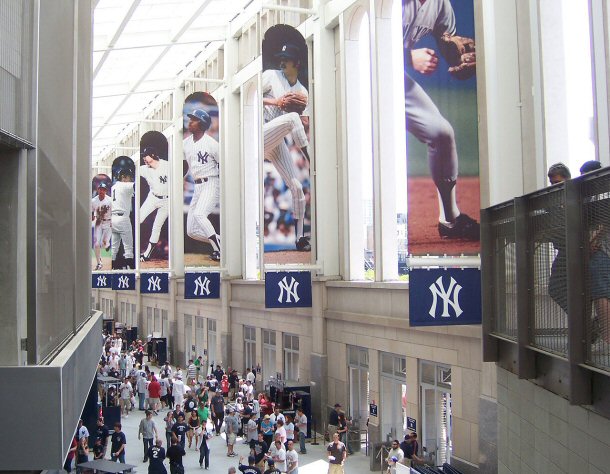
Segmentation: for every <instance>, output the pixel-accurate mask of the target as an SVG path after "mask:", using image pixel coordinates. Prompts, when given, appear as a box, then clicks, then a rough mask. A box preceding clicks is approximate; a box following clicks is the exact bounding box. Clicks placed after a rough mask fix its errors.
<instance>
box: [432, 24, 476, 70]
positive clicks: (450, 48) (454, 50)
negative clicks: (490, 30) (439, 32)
mask: <svg viewBox="0 0 610 474" xmlns="http://www.w3.org/2000/svg"><path fill="white" fill-rule="evenodd" d="M439 48H440V50H441V54H442V55H443V57H444V58H445V60H446V61H447V63H449V74H451V75H452V76H453V77H455V78H456V79H460V80H464V79H470V78H471V77H472V76H474V75H475V74H476V72H477V52H476V45H475V43H474V40H473V39H472V38H464V37H463V36H457V35H454V36H452V35H450V34H449V33H445V34H444V35H443V36H442V37H441V40H440V42H439Z"/></svg>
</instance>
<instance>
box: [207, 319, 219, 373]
mask: <svg viewBox="0 0 610 474" xmlns="http://www.w3.org/2000/svg"><path fill="white" fill-rule="evenodd" d="M208 361H209V363H210V364H214V365H216V364H217V363H218V361H217V360H216V320H215V319H208Z"/></svg>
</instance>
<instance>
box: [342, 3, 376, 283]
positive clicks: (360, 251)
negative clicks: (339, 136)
mask: <svg viewBox="0 0 610 474" xmlns="http://www.w3.org/2000/svg"><path fill="white" fill-rule="evenodd" d="M352 24H353V25H355V26H354V27H353V28H352V30H353V31H349V32H348V37H347V38H346V41H345V65H346V78H347V80H346V91H345V93H346V112H347V113H346V116H347V123H346V125H347V157H348V181H349V199H348V202H349V274H350V279H351V280H363V279H367V280H374V279H375V231H374V200H373V151H372V150H373V142H372V122H371V115H372V105H371V100H370V97H371V96H372V93H371V57H370V56H371V51H370V28H369V16H368V14H367V13H366V11H365V10H364V9H362V8H359V9H358V10H357V11H356V13H355V14H354V20H353V21H352Z"/></svg>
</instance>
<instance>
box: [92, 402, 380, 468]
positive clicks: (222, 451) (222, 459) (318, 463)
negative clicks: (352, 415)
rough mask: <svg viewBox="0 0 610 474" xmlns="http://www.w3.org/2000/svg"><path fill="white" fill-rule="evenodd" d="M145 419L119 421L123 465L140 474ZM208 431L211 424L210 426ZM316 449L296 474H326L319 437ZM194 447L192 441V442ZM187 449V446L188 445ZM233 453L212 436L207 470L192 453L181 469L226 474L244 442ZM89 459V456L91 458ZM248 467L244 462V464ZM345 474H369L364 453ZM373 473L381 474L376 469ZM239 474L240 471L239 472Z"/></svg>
mask: <svg viewBox="0 0 610 474" xmlns="http://www.w3.org/2000/svg"><path fill="white" fill-rule="evenodd" d="M164 414H165V411H162V412H160V413H159V415H157V416H154V417H153V419H154V420H155V424H156V425H157V429H158V430H159V432H160V433H162V435H163V438H162V439H163V447H164V448H166V449H167V447H166V446H165V424H164V423H163V416H164ZM142 418H144V412H143V411H138V410H136V411H133V412H131V413H130V415H129V416H128V417H127V418H125V417H122V420H121V423H122V427H123V432H124V433H125V436H126V438H127V447H126V459H125V460H126V462H127V463H128V464H134V465H135V466H137V467H136V471H137V472H139V473H145V472H148V463H146V464H144V463H143V462H142V459H143V457H144V449H143V445H142V441H140V440H138V426H139V423H140V420H141V419H142ZM209 426H210V427H211V424H210V425H209ZM317 441H318V443H320V444H319V445H318V446H312V445H310V444H307V454H305V455H299V474H325V473H326V472H327V471H328V463H327V462H326V445H325V443H324V442H323V440H322V439H321V438H320V437H319V436H318V439H317ZM193 444H194V441H193ZM187 446H188V442H187ZM235 452H236V453H237V454H238V456H237V457H232V458H229V457H227V448H226V443H225V439H224V435H222V436H215V437H214V438H213V439H212V440H211V453H210V469H209V471H205V470H204V469H203V468H200V467H199V452H198V451H196V450H195V449H192V448H191V449H188V447H187V449H186V456H185V457H184V467H185V471H186V472H212V473H218V474H226V473H227V471H228V469H229V467H231V466H235V467H237V466H238V464H239V455H243V456H244V457H245V458H246V459H247V456H248V454H249V448H248V446H246V445H245V444H243V441H242V440H241V439H240V438H238V439H237V442H236V444H235ZM109 453H110V446H108V451H107V454H108V456H109ZM90 457H92V456H90ZM244 462H246V463H247V461H244ZM166 468H167V470H168V472H169V466H168V463H167V461H166ZM345 472H346V474H364V473H367V474H370V472H371V471H370V469H369V458H368V457H367V456H365V455H364V454H363V453H355V454H353V455H351V456H348V458H347V461H346V464H345ZM374 472H381V471H380V470H379V469H377V470H376V471H374ZM238 473H239V471H238Z"/></svg>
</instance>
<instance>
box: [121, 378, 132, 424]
mask: <svg viewBox="0 0 610 474" xmlns="http://www.w3.org/2000/svg"><path fill="white" fill-rule="evenodd" d="M119 392H120V393H121V398H120V400H119V404H120V405H121V414H123V415H125V418H127V417H128V416H129V410H131V396H132V395H133V387H132V386H131V383H130V382H129V378H128V377H125V378H124V379H123V383H122V384H121V385H120V386H119Z"/></svg>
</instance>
